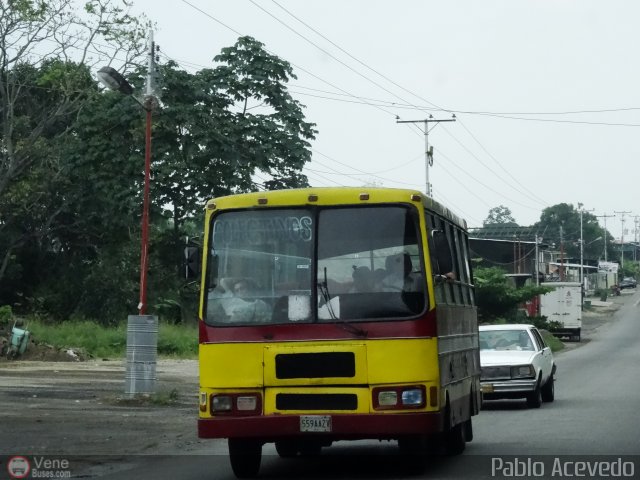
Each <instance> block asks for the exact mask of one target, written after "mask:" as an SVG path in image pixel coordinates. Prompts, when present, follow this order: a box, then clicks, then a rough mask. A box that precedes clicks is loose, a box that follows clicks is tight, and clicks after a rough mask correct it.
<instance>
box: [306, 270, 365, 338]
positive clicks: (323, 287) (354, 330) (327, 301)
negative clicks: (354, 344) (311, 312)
mask: <svg viewBox="0 0 640 480" xmlns="http://www.w3.org/2000/svg"><path fill="white" fill-rule="evenodd" d="M323 274H324V275H323V277H324V278H323V281H322V282H318V288H319V289H320V294H321V295H322V299H323V300H324V305H326V307H327V312H328V313H329V316H330V317H331V320H334V321H335V322H336V324H337V325H338V326H339V327H340V328H342V329H343V330H345V331H347V332H349V333H351V334H353V335H357V336H358V337H367V336H368V335H369V332H367V331H366V330H364V329H362V328H360V327H357V326H356V325H354V324H353V323H352V322H349V321H348V320H341V319H339V318H338V317H337V315H336V314H335V312H334V311H333V305H332V304H331V300H332V298H331V294H330V293H329V283H328V282H327V267H325V268H324V272H323ZM336 298H338V297H336Z"/></svg>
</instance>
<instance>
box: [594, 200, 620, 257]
mask: <svg viewBox="0 0 640 480" xmlns="http://www.w3.org/2000/svg"><path fill="white" fill-rule="evenodd" d="M596 217H597V218H604V261H605V263H607V242H608V241H609V232H608V231H607V218H613V217H615V215H607V212H605V213H604V215H596Z"/></svg>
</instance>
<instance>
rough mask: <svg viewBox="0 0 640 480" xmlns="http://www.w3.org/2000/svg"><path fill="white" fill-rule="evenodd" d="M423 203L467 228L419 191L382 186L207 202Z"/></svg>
mask: <svg viewBox="0 0 640 480" xmlns="http://www.w3.org/2000/svg"><path fill="white" fill-rule="evenodd" d="M418 202H420V203H422V205H423V206H424V207H425V208H426V209H427V210H430V211H432V212H434V213H436V214H438V215H441V216H443V217H445V218H447V219H448V220H449V221H451V222H452V223H455V224H456V225H458V226H459V227H462V228H464V229H465V230H466V228H467V223H466V221H465V220H463V219H462V218H460V217H459V216H458V215H456V214H454V213H453V212H452V211H451V210H449V209H448V208H447V207H445V206H444V205H442V204H441V203H439V202H437V201H436V200H434V199H433V198H431V197H428V196H426V195H425V194H424V193H422V192H420V191H418V190H411V189H401V188H381V187H309V188H293V189H286V190H271V191H265V192H251V193H239V194H236V195H227V196H224V197H217V198H213V199H211V200H209V201H208V202H207V205H206V208H207V209H208V210H216V209H217V210H227V209H235V208H256V207H257V208H259V207H265V206H271V207H274V206H277V207H287V206H301V205H359V204H363V205H365V204H383V203H413V204H415V203H418Z"/></svg>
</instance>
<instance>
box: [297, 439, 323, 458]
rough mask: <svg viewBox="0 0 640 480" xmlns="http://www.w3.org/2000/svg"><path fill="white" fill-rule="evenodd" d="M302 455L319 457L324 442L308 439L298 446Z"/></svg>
mask: <svg viewBox="0 0 640 480" xmlns="http://www.w3.org/2000/svg"><path fill="white" fill-rule="evenodd" d="M298 451H299V452H300V456H301V457H317V456H318V455H320V453H322V444H321V443H320V442H316V441H313V440H306V441H304V442H302V443H300V445H299V446H298Z"/></svg>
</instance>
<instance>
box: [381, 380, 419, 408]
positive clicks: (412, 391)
mask: <svg viewBox="0 0 640 480" xmlns="http://www.w3.org/2000/svg"><path fill="white" fill-rule="evenodd" d="M372 394H373V408H374V409H375V410H393V409H398V410H401V409H404V408H421V407H424V406H425V405H426V390H425V387H424V386H422V385H410V386H398V387H376V388H374V389H373V392H372Z"/></svg>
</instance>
